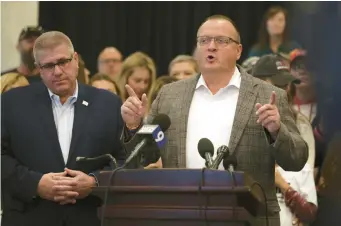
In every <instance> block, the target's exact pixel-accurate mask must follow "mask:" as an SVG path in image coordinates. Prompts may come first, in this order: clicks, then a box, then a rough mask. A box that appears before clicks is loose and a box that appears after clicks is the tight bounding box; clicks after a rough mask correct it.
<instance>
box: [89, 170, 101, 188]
mask: <svg viewBox="0 0 341 226" xmlns="http://www.w3.org/2000/svg"><path fill="white" fill-rule="evenodd" d="M89 176H91V177H93V178H95V182H96V187H98V186H99V183H98V180H97V177H96V176H95V174H93V173H89Z"/></svg>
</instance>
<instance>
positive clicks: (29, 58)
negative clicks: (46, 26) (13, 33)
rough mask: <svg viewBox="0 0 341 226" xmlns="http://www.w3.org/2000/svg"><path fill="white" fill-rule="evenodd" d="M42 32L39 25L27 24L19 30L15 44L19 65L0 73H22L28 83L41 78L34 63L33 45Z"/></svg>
mask: <svg viewBox="0 0 341 226" xmlns="http://www.w3.org/2000/svg"><path fill="white" fill-rule="evenodd" d="M43 32H44V31H43V29H42V28H41V27H40V26H38V27H34V26H29V27H25V28H24V29H22V30H21V32H20V35H19V39H18V45H17V50H18V51H19V53H20V59H21V62H20V65H19V67H18V68H15V69H11V70H8V71H5V72H2V73H1V75H5V74H7V73H13V72H14V73H19V74H22V75H24V76H25V77H26V79H27V80H28V81H29V83H32V82H35V81H40V80H41V78H40V75H39V71H38V69H37V68H36V66H35V64H34V58H33V45H34V42H35V40H36V39H37V38H38V37H39V36H40V35H41V34H42V33H43Z"/></svg>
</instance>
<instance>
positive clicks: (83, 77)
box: [77, 54, 90, 84]
mask: <svg viewBox="0 0 341 226" xmlns="http://www.w3.org/2000/svg"><path fill="white" fill-rule="evenodd" d="M89 76H90V71H89V70H88V69H87V68H86V66H85V62H84V60H83V58H82V56H81V55H80V54H78V76H77V81H78V82H81V83H83V84H89Z"/></svg>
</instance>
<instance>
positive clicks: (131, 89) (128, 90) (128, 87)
mask: <svg viewBox="0 0 341 226" xmlns="http://www.w3.org/2000/svg"><path fill="white" fill-rule="evenodd" d="M124 87H125V88H126V90H127V92H128V94H129V96H131V97H137V95H136V93H135V92H134V90H133V88H131V87H130V86H129V85H128V84H126V85H125V86H124Z"/></svg>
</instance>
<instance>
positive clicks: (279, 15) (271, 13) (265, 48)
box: [248, 6, 301, 57]
mask: <svg viewBox="0 0 341 226" xmlns="http://www.w3.org/2000/svg"><path fill="white" fill-rule="evenodd" d="M287 16H288V13H287V11H286V10H285V9H284V8H283V7H281V6H272V7H270V8H269V9H268V10H267V12H266V13H265V15H264V19H263V22H262V24H261V27H260V30H259V34H258V35H259V37H258V42H257V43H256V44H255V45H254V46H253V47H252V48H251V50H250V52H249V56H248V57H252V56H259V57H260V56H263V55H266V54H272V53H284V54H288V53H289V52H290V51H292V50H293V49H296V48H301V47H300V45H299V44H298V43H296V42H294V41H290V40H288V26H287Z"/></svg>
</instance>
